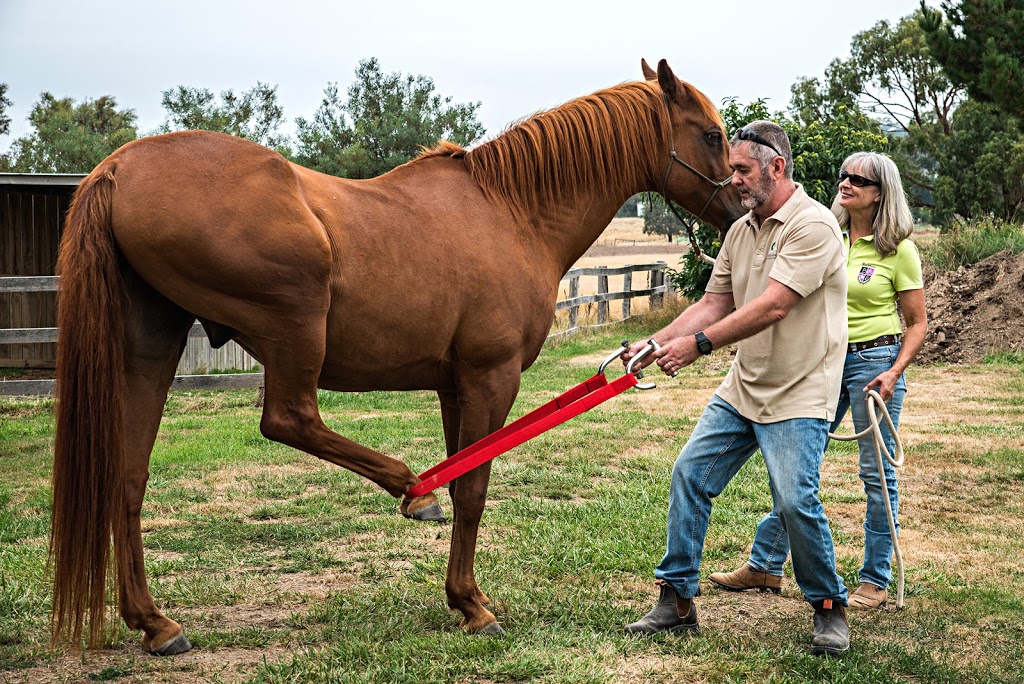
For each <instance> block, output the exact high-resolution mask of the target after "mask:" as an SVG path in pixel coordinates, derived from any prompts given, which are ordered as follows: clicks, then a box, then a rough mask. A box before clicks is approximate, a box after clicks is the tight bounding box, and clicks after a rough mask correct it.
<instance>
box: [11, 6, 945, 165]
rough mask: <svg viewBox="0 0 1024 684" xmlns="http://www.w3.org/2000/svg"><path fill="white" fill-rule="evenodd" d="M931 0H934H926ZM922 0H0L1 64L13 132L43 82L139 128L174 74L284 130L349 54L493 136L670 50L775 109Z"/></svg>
mask: <svg viewBox="0 0 1024 684" xmlns="http://www.w3.org/2000/svg"><path fill="white" fill-rule="evenodd" d="M929 4H930V5H932V6H934V5H936V4H937V2H936V1H935V0H929ZM917 6H918V0H857V1H856V2H825V3H822V2H797V1H796V0H775V1H774V2H772V1H770V0H769V1H764V0H761V1H753V0H737V1H729V0H718V1H715V0H701V1H700V2H692V1H689V0H671V1H667V0H665V1H663V0H648V1H646V2H632V1H630V0H614V1H612V0H588V1H587V2H581V1H576V0H572V1H564V2H563V1H560V0H516V1H515V2H491V1H488V0H476V1H475V2H469V1H466V0H418V1H416V0H408V1H394V0H359V1H358V2H348V1H335V2H328V1H327V0H321V1H316V0H284V1H275V2H271V1H269V0H246V1H244V2H243V1H239V0H230V1H225V2H220V1H218V0H205V1H203V2H198V1H196V0H176V1H175V2H153V1H151V0H0V82H5V83H7V84H8V85H9V90H8V93H7V96H8V99H10V100H12V101H13V103H14V105H13V107H11V108H10V109H9V110H8V114H9V115H10V117H11V118H12V124H11V135H10V136H0V151H2V150H6V149H7V148H8V147H9V145H10V143H11V141H12V140H13V139H14V137H17V136H20V135H24V134H26V133H28V132H29V127H28V124H27V123H26V122H25V118H26V116H27V115H28V113H29V111H30V109H31V107H32V105H33V104H34V103H35V102H36V101H38V99H39V95H40V93H42V92H44V91H47V92H50V93H52V94H53V95H54V96H56V97H71V98H74V99H75V100H76V101H80V100H82V99H85V98H90V99H94V98H97V97H100V96H102V95H112V96H114V97H115V98H116V99H117V102H118V104H119V106H121V107H128V108H131V109H134V110H135V112H136V114H137V115H138V126H139V129H140V131H142V132H146V131H150V130H152V129H154V128H156V127H157V126H158V125H159V124H160V123H161V122H162V121H163V118H164V113H163V108H162V107H161V106H160V97H161V91H164V90H168V89H170V88H173V87H174V86H177V85H186V86H191V87H201V88H208V89H210V90H212V91H214V92H216V93H219V92H221V91H223V90H226V89H233V90H235V91H236V92H241V91H245V90H248V89H249V88H251V87H253V86H254V85H256V82H257V81H263V82H265V83H269V84H271V85H276V86H277V95H278V100H279V102H280V103H281V105H282V106H283V107H284V113H285V117H286V118H287V119H288V130H287V131H285V132H287V133H291V132H293V130H294V129H293V124H292V121H293V120H294V119H295V117H297V116H302V117H305V118H311V117H312V115H313V113H314V111H315V110H316V108H317V107H318V106H319V104H320V101H321V99H322V97H323V91H324V88H325V86H327V84H328V83H329V82H337V83H338V84H339V87H340V90H341V91H342V92H343V93H344V92H345V91H346V90H347V87H348V85H349V83H351V81H352V79H353V76H354V73H355V69H356V66H357V64H358V62H359V60H361V59H366V58H370V57H376V58H378V59H379V60H380V63H381V67H382V68H383V70H384V71H385V72H388V73H390V72H395V71H400V72H402V73H403V74H412V75H423V76H427V77H429V78H431V79H433V81H434V85H435V88H436V91H437V92H438V93H440V94H441V95H445V96H451V97H452V98H453V100H454V101H455V102H460V103H465V102H479V103H480V108H479V110H478V112H477V114H478V118H479V120H480V121H481V123H482V124H483V125H484V127H485V128H486V129H487V136H488V137H492V136H494V135H496V134H498V133H500V132H501V130H502V129H503V128H504V127H505V126H506V125H507V124H509V123H510V122H512V121H515V120H517V119H520V118H522V117H524V116H526V115H529V114H532V113H534V112H537V111H540V110H543V109H547V108H549V107H552V106H555V105H557V104H560V103H562V102H565V101H567V100H570V99H572V98H574V97H578V96H581V95H586V94H588V93H591V92H593V91H594V90H597V89H599V88H603V87H607V86H610V85H614V84H616V83H621V82H623V81H630V80H637V79H639V78H640V77H641V74H640V58H641V57H645V58H646V59H647V61H648V62H649V63H650V64H651V65H652V66H654V65H656V64H657V61H658V60H659V59H661V58H666V59H668V61H669V64H670V65H671V66H672V68H673V69H674V70H675V72H676V75H677V76H679V77H680V78H682V79H683V80H686V81H690V82H691V83H693V84H694V85H695V86H697V87H698V88H699V89H701V90H702V91H704V92H705V93H706V94H707V95H708V96H709V97H710V98H711V99H712V101H714V102H715V103H716V104H721V102H722V99H723V98H726V97H730V96H736V97H738V98H739V100H740V102H741V103H744V104H745V103H747V102H750V101H752V100H754V99H756V98H758V97H763V98H766V99H768V105H769V107H770V109H772V110H773V111H775V110H781V109H785V107H786V105H787V104H788V102H789V88H790V86H791V85H792V84H793V83H794V82H795V81H796V80H797V79H798V78H799V77H801V76H820V75H821V74H822V73H823V72H824V70H825V68H826V67H827V66H828V64H829V62H830V61H832V60H833V59H834V58H836V57H845V56H846V54H847V52H848V50H849V46H850V39H851V37H852V36H853V35H854V34H855V33H858V32H860V31H863V30H865V29H868V28H870V27H871V26H873V25H874V24H875V23H877V22H878V21H880V20H882V19H886V20H889V21H890V22H895V21H896V20H898V19H900V18H901V17H903V16H906V15H908V14H910V13H911V12H913V11H914V9H916V8H917Z"/></svg>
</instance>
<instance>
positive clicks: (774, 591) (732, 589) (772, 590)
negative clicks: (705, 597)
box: [708, 577, 782, 594]
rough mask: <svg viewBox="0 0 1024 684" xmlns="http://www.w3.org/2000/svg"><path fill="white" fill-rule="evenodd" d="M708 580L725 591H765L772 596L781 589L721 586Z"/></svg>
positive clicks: (713, 580) (716, 581) (715, 581)
mask: <svg viewBox="0 0 1024 684" xmlns="http://www.w3.org/2000/svg"><path fill="white" fill-rule="evenodd" d="M708 579H710V580H711V583H712V584H714V585H715V586H718V587H721V588H722V589H725V590H726V591H767V592H771V593H773V594H779V593H781V592H782V587H739V586H736V585H733V584H722V583H721V582H719V581H718V580H716V579H712V578H710V577H709V578H708Z"/></svg>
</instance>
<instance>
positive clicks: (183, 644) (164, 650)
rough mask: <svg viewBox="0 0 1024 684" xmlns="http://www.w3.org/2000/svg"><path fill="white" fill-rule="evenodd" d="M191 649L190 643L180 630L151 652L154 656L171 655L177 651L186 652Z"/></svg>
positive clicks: (176, 653) (177, 652)
mask: <svg viewBox="0 0 1024 684" xmlns="http://www.w3.org/2000/svg"><path fill="white" fill-rule="evenodd" d="M191 650H192V643H191V642H190V641H189V640H188V637H186V636H185V633H184V632H182V633H181V634H179V635H178V636H176V637H174V638H173V639H171V640H170V641H168V642H167V643H166V644H164V645H163V646H161V647H160V648H154V649H153V651H152V653H153V655H155V656H172V655H178V654H179V653H186V652H188V651H191Z"/></svg>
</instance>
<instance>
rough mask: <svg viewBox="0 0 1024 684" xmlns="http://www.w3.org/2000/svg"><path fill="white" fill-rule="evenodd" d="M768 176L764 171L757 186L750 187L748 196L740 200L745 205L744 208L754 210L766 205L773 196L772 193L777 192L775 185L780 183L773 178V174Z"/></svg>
mask: <svg viewBox="0 0 1024 684" xmlns="http://www.w3.org/2000/svg"><path fill="white" fill-rule="evenodd" d="M766 176H767V174H765V173H764V171H762V172H761V178H760V179H759V180H758V182H757V187H756V188H750V189H749V191H748V194H747V196H746V197H744V198H743V199H742V200H740V204H742V205H743V208H744V209H747V210H753V209H757V208H758V207H762V206H764V205H765V204H766V203H767V202H768V199H769V198H770V197H771V196H772V193H773V192H775V186H776V185H778V183H776V182H775V181H774V180H772V178H771V176H767V177H766Z"/></svg>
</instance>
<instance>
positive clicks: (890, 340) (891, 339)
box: [847, 335, 900, 354]
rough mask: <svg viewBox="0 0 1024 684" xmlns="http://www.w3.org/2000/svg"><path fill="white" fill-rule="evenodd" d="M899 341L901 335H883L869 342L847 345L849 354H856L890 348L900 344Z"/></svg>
mask: <svg viewBox="0 0 1024 684" xmlns="http://www.w3.org/2000/svg"><path fill="white" fill-rule="evenodd" d="M899 341H900V336H899V335H882V336H881V337H876V338H875V339H873V340H868V341H867V342H851V343H850V344H848V345H847V353H848V354H856V353H857V352H859V351H864V350H865V349H874V348H875V347H888V346H889V345H892V344H899Z"/></svg>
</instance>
